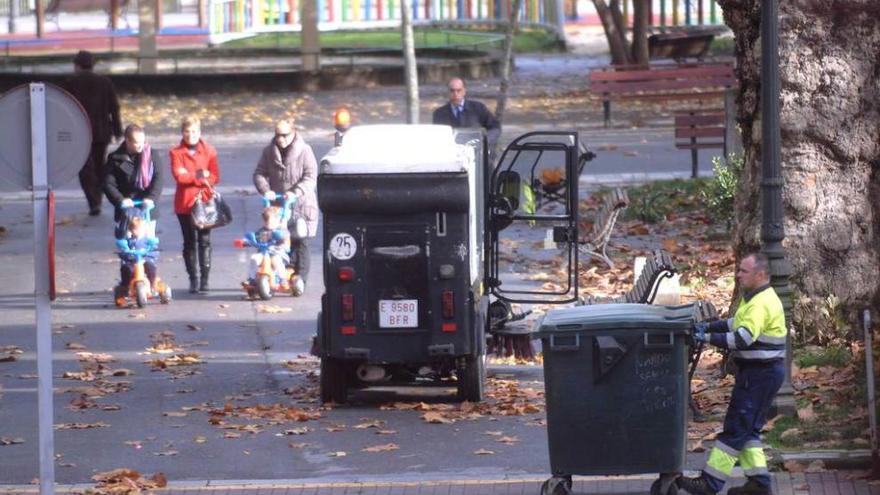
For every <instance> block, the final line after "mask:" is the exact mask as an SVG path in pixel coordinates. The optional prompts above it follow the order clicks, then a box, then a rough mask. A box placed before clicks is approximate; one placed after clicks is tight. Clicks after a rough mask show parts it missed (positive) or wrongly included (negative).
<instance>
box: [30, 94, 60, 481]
mask: <svg viewBox="0 0 880 495" xmlns="http://www.w3.org/2000/svg"><path fill="white" fill-rule="evenodd" d="M30 90H31V94H30V97H31V98H30V100H31V167H32V174H33V175H32V177H33V189H32V192H33V205H34V312H35V315H36V324H37V328H36V330H37V375H38V377H39V378H38V381H37V401H38V406H37V409H38V411H37V415H38V430H39V439H40V440H39V441H40V495H52V494H53V493H55V437H54V436H53V435H54V433H53V431H52V425H53V404H52V308H51V307H50V306H49V263H48V259H49V243H48V233H49V211H48V208H47V205H48V192H49V171H48V166H47V163H46V155H47V153H46V86H45V85H43V84H42V83H32V84H31V85H30Z"/></svg>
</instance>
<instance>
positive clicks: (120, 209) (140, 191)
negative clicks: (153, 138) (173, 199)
mask: <svg viewBox="0 0 880 495" xmlns="http://www.w3.org/2000/svg"><path fill="white" fill-rule="evenodd" d="M104 194H106V195H107V199H109V200H110V202H111V203H113V206H114V207H116V214H115V218H116V221H117V222H119V221H121V220H123V219H124V218H125V212H124V209H125V208H130V207H131V206H132V200H136V199H139V200H143V201H144V203H146V204H152V205H153V206H155V204H156V203H157V202H158V201H159V196H160V195H161V194H162V162H161V154H160V153H155V152H153V150H152V148H151V147H150V144H149V143H147V141H146V136H145V134H144V129H143V128H142V127H141V126H139V125H137V124H130V125H129V126H128V127H126V128H125V141H123V143H122V144H121V145H119V148H117V149H116V151H114V152H113V153H110V156H109V157H107V175H106V177H104ZM157 213H158V212H157V210H153V211H152V213H151V215H152V216H153V218H155V217H157V216H158V215H157Z"/></svg>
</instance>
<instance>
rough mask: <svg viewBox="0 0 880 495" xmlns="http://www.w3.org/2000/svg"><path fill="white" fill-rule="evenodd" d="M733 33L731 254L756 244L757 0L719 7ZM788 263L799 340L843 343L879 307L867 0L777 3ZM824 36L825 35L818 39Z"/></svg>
mask: <svg viewBox="0 0 880 495" xmlns="http://www.w3.org/2000/svg"><path fill="white" fill-rule="evenodd" d="M719 3H720V5H721V7H722V8H723V9H724V18H725V20H726V21H727V23H728V24H729V25H730V27H731V28H732V29H733V31H734V33H735V36H736V38H735V46H736V58H737V66H738V69H737V76H738V78H739V83H740V90H739V91H740V93H739V96H738V101H737V103H738V108H739V110H738V112H739V113H738V116H737V117H738V120H739V123H740V128H741V131H742V138H743V148H744V150H745V169H744V173H743V177H742V179H741V182H740V194H738V196H737V204H736V214H737V227H736V236H735V239H734V241H735V250H736V252H737V255H738V256H737V257H739V256H741V255H742V253H744V252H745V251H747V250H750V249H753V248H756V247H758V246H759V245H760V228H761V211H760V210H758V209H756V208H755V205H759V204H761V202H760V189H761V187H760V182H761V132H760V127H761V125H760V124H761V123H760V119H761V115H760V101H759V100H760V87H761V74H760V67H761V64H760V48H759V46H760V37H759V34H760V0H721V1H720V2H719ZM779 10H780V24H779V45H780V48H779V51H780V88H781V95H780V99H781V101H782V110H781V115H780V126H781V131H782V143H781V145H782V157H781V158H782V159H781V164H782V177H783V180H784V185H783V201H784V212H785V221H784V227H785V232H786V239H785V241H784V246H785V249H786V257H787V259H788V261H789V262H790V263H791V266H792V277H791V284H792V288H793V290H794V301H793V303H794V307H793V318H792V319H793V321H792V322H791V323H792V328H793V329H794V331H795V335H796V338H797V339H798V340H800V341H805V340H813V341H818V342H820V343H822V342H827V341H829V340H831V339H833V338H835V337H848V336H852V334H851V333H850V332H852V331H854V330H856V329H857V328H858V325H857V322H858V315H859V313H861V310H862V309H863V308H866V307H873V308H874V311H875V314H876V308H878V305H880V277H878V276H877V274H878V273H880V162H878V159H880V139H878V136H880V128H878V122H880V85H878V83H877V81H878V76H880V59H878V58H877V53H880V24H878V23H877V20H876V19H877V18H876V8H875V7H874V6H872V3H871V2H864V1H859V0H847V1H841V2H836V3H834V4H833V5H831V4H828V3H826V2H780V5H779ZM831 32H834V33H836V34H835V36H829V35H828V33H831Z"/></svg>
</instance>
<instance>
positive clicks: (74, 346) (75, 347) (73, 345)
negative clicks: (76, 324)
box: [64, 342, 87, 351]
mask: <svg viewBox="0 0 880 495" xmlns="http://www.w3.org/2000/svg"><path fill="white" fill-rule="evenodd" d="M64 347H66V348H67V349H69V350H71V351H84V350H86V349H87V347H86V346H85V344H80V343H79V342H68V343H67V344H66V345H65V346H64Z"/></svg>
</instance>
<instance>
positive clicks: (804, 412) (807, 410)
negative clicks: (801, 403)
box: [797, 403, 816, 422]
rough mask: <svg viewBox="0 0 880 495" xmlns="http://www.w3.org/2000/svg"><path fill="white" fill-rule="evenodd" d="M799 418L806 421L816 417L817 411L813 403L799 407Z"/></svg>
mask: <svg viewBox="0 0 880 495" xmlns="http://www.w3.org/2000/svg"><path fill="white" fill-rule="evenodd" d="M797 415H798V418H800V420H801V421H804V422H810V421H813V420H815V419H816V412H815V411H814V410H813V404H812V403H811V404H809V405H807V407H802V408H799V409H798V412H797Z"/></svg>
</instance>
